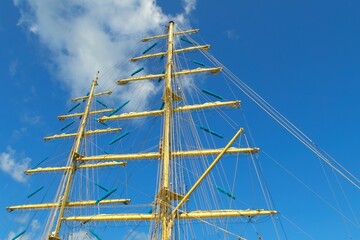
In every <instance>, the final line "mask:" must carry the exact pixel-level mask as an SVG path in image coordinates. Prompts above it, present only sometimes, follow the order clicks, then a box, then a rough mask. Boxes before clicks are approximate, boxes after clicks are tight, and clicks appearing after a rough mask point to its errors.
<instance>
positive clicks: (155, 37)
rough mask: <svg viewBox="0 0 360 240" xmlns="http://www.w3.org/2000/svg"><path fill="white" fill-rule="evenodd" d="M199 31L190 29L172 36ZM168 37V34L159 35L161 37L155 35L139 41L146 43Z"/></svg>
mask: <svg viewBox="0 0 360 240" xmlns="http://www.w3.org/2000/svg"><path fill="white" fill-rule="evenodd" d="M199 31H200V30H199V29H190V30H186V31H180V32H176V33H174V35H182V34H189V33H197V32H199ZM167 36H168V34H161V35H157V36H152V37H147V38H143V39H141V41H142V42H147V41H149V40H154V39H159V38H166V37H167Z"/></svg>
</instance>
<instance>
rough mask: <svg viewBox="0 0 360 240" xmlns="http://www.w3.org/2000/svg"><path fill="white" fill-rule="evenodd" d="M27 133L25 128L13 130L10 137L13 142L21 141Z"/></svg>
mask: <svg viewBox="0 0 360 240" xmlns="http://www.w3.org/2000/svg"><path fill="white" fill-rule="evenodd" d="M26 133H27V128H26V127H22V128H20V129H14V130H13V132H12V135H11V138H12V139H13V140H17V139H21V138H22V137H23V136H24V135H25V134H26Z"/></svg>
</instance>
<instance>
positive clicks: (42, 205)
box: [6, 199, 131, 211]
mask: <svg viewBox="0 0 360 240" xmlns="http://www.w3.org/2000/svg"><path fill="white" fill-rule="evenodd" d="M130 201H131V200H130V199H105V200H102V201H100V202H99V203H98V204H101V205H104V204H117V203H123V204H129V203H130ZM91 205H96V200H87V201H77V202H68V203H67V204H66V206H65V207H66V208H70V207H83V206H91ZM60 206H61V205H60V203H58V202H56V203H40V204H25V205H17V206H10V207H7V208H6V209H7V210H8V211H14V210H26V209H33V210H34V209H49V208H59V207H60Z"/></svg>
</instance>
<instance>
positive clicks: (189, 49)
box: [130, 44, 210, 62]
mask: <svg viewBox="0 0 360 240" xmlns="http://www.w3.org/2000/svg"><path fill="white" fill-rule="evenodd" d="M209 48H210V45H209V44H206V45H201V46H193V47H187V48H181V49H176V50H174V51H173V52H174V53H182V52H189V51H194V50H200V49H202V50H208V49H209ZM166 54H167V52H159V53H153V54H146V55H141V56H138V57H134V58H131V59H130V61H131V62H136V61H138V60H141V59H147V58H153V57H161V56H166Z"/></svg>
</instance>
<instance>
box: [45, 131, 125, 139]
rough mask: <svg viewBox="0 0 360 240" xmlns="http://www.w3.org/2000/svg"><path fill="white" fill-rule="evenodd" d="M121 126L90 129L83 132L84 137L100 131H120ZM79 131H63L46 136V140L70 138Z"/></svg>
mask: <svg viewBox="0 0 360 240" xmlns="http://www.w3.org/2000/svg"><path fill="white" fill-rule="evenodd" d="M120 131H121V128H106V129H95V130H89V131H86V132H85V133H84V134H83V137H85V136H88V135H93V134H99V133H109V132H120ZM77 135H78V133H62V134H55V135H53V136H49V137H44V140H45V141H49V140H52V139H58V138H69V137H76V136H77Z"/></svg>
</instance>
